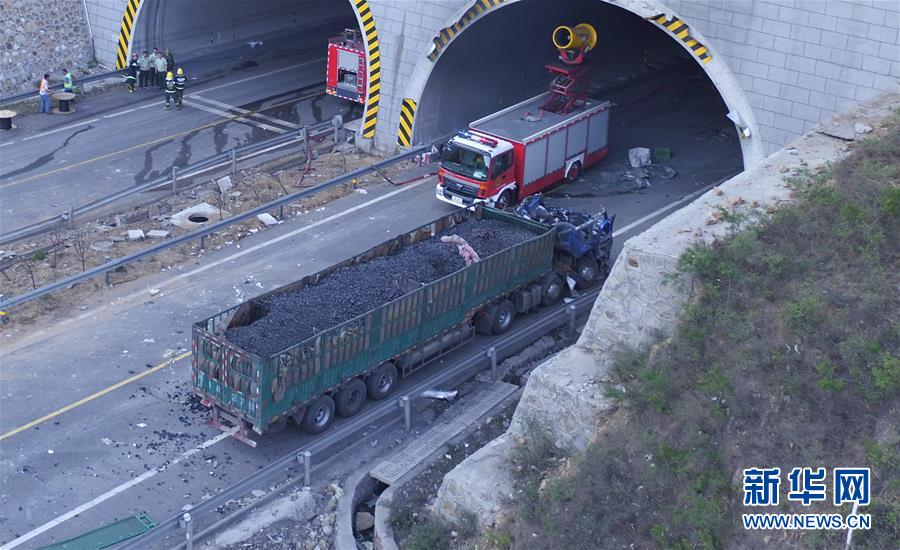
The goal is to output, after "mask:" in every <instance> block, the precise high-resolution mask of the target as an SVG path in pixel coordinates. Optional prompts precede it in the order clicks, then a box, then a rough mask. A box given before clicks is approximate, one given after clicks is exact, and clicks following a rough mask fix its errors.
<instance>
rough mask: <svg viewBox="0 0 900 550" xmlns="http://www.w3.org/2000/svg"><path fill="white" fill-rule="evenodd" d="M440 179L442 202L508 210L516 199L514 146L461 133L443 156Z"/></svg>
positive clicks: (439, 192) (493, 138) (482, 136)
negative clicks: (478, 203)
mask: <svg viewBox="0 0 900 550" xmlns="http://www.w3.org/2000/svg"><path fill="white" fill-rule="evenodd" d="M440 179H441V181H442V183H443V185H439V186H438V189H437V195H438V198H439V199H442V200H444V201H447V202H450V203H452V204H456V205H458V206H471V205H472V204H473V203H474V202H475V201H478V202H486V203H487V204H488V205H490V206H497V207H498V208H505V207H507V206H509V205H510V204H511V203H512V199H513V198H514V197H515V196H516V195H515V192H516V174H515V161H514V152H513V144H512V143H510V142H508V141H506V140H502V139H498V138H495V137H491V136H487V135H484V134H481V133H479V132H476V131H471V130H470V131H463V132H459V133H457V135H456V136H455V137H454V138H453V139H451V140H450V141H449V142H448V143H447V144H446V145H445V146H444V150H443V152H442V153H441V170H440Z"/></svg>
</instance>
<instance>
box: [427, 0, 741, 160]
mask: <svg viewBox="0 0 900 550" xmlns="http://www.w3.org/2000/svg"><path fill="white" fill-rule="evenodd" d="M579 23H588V24H590V25H592V26H593V27H594V28H595V29H596V30H597V33H598V37H599V39H598V44H597V47H596V48H595V49H594V50H593V51H591V52H590V53H589V54H588V57H589V58H590V59H591V60H592V64H591V67H590V69H589V74H588V79H589V80H590V83H591V84H590V93H589V95H590V97H591V98H593V99H596V100H610V101H612V102H613V108H612V111H611V119H610V130H609V143H610V151H609V159H608V160H607V161H606V162H607V163H614V162H617V161H620V160H621V159H622V158H624V157H625V156H627V150H628V149H629V148H632V147H648V148H654V149H656V148H658V149H660V150H661V151H662V150H668V151H670V152H671V154H672V156H673V157H674V158H677V159H678V164H681V163H682V162H690V163H693V164H695V165H700V164H703V165H705V164H709V165H710V166H712V165H714V164H718V165H720V166H725V165H728V166H729V167H730V168H729V171H733V172H734V173H737V172H740V171H741V170H742V169H743V155H742V150H741V149H742V148H741V140H740V139H739V137H738V135H737V131H736V129H735V126H734V123H733V122H732V121H731V120H729V119H728V118H727V117H726V114H727V113H728V111H729V110H728V108H727V107H726V104H725V102H724V101H723V98H722V96H721V95H720V93H719V91H718V90H717V89H716V87H715V85H714V84H713V82H712V81H711V80H710V78H709V77H708V76H707V74H706V73H705V72H704V70H703V68H702V67H701V66H700V63H699V61H698V59H697V58H696V57H694V56H693V55H692V54H691V53H690V52H688V51H686V50H685V49H684V48H683V47H682V46H681V45H680V44H679V43H678V42H677V41H676V40H675V39H674V38H673V37H672V36H670V35H669V34H667V33H666V32H665V31H663V30H661V29H660V28H658V27H657V26H656V25H654V24H653V23H651V22H649V21H646V20H645V19H643V18H642V17H640V16H637V15H635V14H633V13H631V12H629V11H627V10H625V9H623V8H621V7H618V6H614V5H611V4H608V3H606V2H602V1H599V0H575V1H572V2H553V3H549V2H542V1H539V0H522V1H520V2H516V3H513V4H509V5H505V6H504V7H502V8H500V9H497V10H494V11H493V12H491V13H489V14H487V15H485V16H483V17H481V18H480V19H479V20H477V21H475V22H474V23H472V24H471V25H470V26H469V27H467V28H466V30H465V31H464V32H462V33H460V34H459V35H458V36H457V37H456V38H455V39H454V40H453V42H452V43H450V44H449V45H448V46H447V48H446V50H445V51H444V52H443V53H442V54H441V56H440V57H439V58H438V60H437V62H436V64H435V66H434V68H433V70H432V71H431V74H430V75H429V76H428V79H427V82H426V84H425V86H424V89H423V92H422V95H421V99H420V101H419V108H418V112H417V113H416V121H415V128H414V141H415V142H417V143H424V142H428V141H429V140H433V139H436V138H438V137H440V136H443V135H447V134H450V133H453V132H456V131H458V130H461V129H465V128H466V127H467V126H468V123H469V122H470V121H472V120H475V119H478V118H480V117H483V116H486V115H488V114H490V113H493V112H496V111H498V110H500V109H502V108H505V107H508V106H511V105H514V104H516V103H518V102H521V101H523V100H525V99H528V98H530V97H533V96H535V95H537V94H540V93H543V92H545V91H547V89H548V85H549V83H550V80H551V78H552V77H551V75H550V74H549V73H548V71H547V69H546V68H545V67H544V65H545V64H547V63H552V62H553V61H555V60H556V57H557V55H558V52H557V50H556V49H555V48H554V47H553V43H552V40H551V36H552V34H553V32H554V29H556V28H557V27H558V26H560V25H569V26H574V25H576V24H579ZM715 172H716V173H719V172H721V171H720V170H715Z"/></svg>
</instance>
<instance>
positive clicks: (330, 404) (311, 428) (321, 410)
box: [300, 395, 334, 435]
mask: <svg viewBox="0 0 900 550" xmlns="http://www.w3.org/2000/svg"><path fill="white" fill-rule="evenodd" d="M333 420H334V400H333V399H332V398H331V397H330V396H328V395H323V396H321V397H319V398H318V399H316V400H315V401H314V402H313V404H312V405H310V406H309V407H307V408H306V414H305V415H303V422H301V423H300V427H301V428H303V431H304V432H306V433H308V434H312V435H316V434H320V433H322V432H324V431H325V430H327V429H328V426H331V422H332V421H333Z"/></svg>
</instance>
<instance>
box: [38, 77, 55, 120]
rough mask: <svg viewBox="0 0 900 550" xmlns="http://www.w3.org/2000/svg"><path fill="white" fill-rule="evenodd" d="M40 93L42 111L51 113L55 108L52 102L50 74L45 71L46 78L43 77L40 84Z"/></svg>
mask: <svg viewBox="0 0 900 550" xmlns="http://www.w3.org/2000/svg"><path fill="white" fill-rule="evenodd" d="M38 95H39V96H40V97H41V112H42V113H50V111H51V110H52V108H53V105H52V103H51V102H50V74H49V73H44V78H42V79H41V83H40V85H38Z"/></svg>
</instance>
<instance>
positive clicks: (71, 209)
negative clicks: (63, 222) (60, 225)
mask: <svg viewBox="0 0 900 550" xmlns="http://www.w3.org/2000/svg"><path fill="white" fill-rule="evenodd" d="M74 213H75V207H73V206H72V205H71V204H70V205H69V211H68V214H67V215H68V216H69V228H71V229H74V228H75V216H74Z"/></svg>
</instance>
